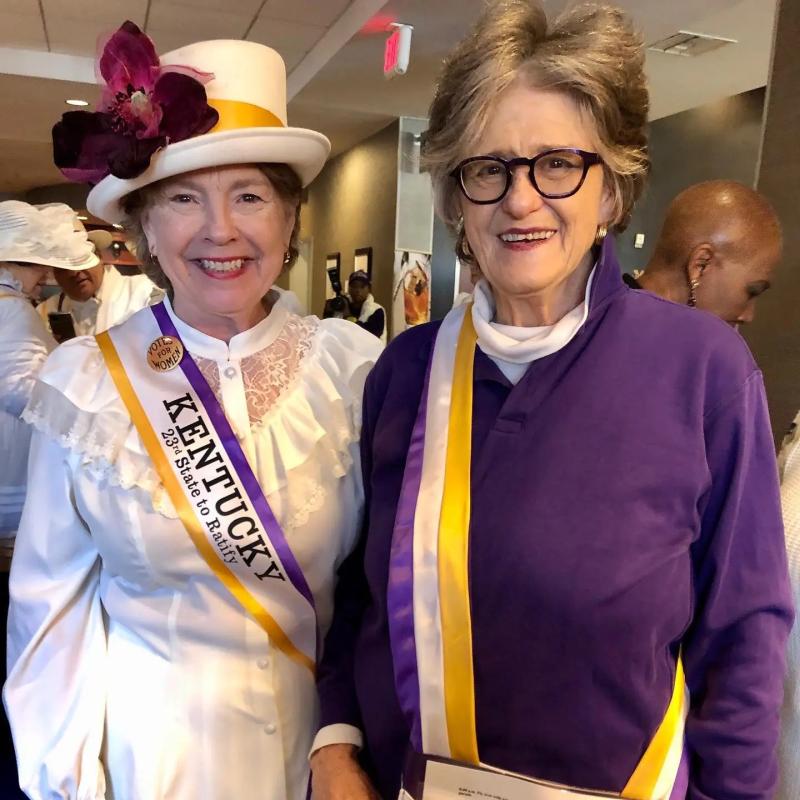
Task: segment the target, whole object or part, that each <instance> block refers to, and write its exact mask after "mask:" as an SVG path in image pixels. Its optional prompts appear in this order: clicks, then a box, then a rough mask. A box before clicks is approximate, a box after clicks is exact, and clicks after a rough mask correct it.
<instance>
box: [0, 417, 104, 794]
mask: <svg viewBox="0 0 800 800" xmlns="http://www.w3.org/2000/svg"><path fill="white" fill-rule="evenodd" d="M28 478H29V483H28V485H29V490H28V496H27V499H26V502H25V508H24V510H23V513H22V520H21V522H20V526H19V533H18V535H17V543H16V549H15V552H14V558H13V561H12V567H11V577H10V607H9V618H8V668H9V675H8V680H7V681H6V684H5V687H4V690H3V699H4V702H5V706H6V711H7V713H8V718H9V722H10V723H11V730H12V733H13V737H14V747H15V749H16V753H17V765H18V768H19V776H20V784H21V786H22V788H23V790H24V791H25V792H26V793H27V795H28V797H29V798H31V800H61V799H62V798H63V800H103V798H104V797H105V776H104V772H103V769H102V766H101V764H100V752H101V747H102V741H103V725H104V718H105V694H106V689H105V687H106V678H105V668H106V636H105V625H104V621H103V612H102V609H101V605H100V594H99V582H100V559H99V555H98V552H97V550H96V548H95V546H94V543H93V541H92V538H91V536H90V534H89V531H88V529H87V527H86V525H85V523H84V521H83V520H82V519H81V517H80V515H79V513H78V511H77V509H76V507H75V505H74V499H73V497H74V495H73V487H72V477H71V473H70V470H69V467H68V464H67V462H66V451H65V450H64V449H63V448H62V447H61V446H60V445H59V444H57V443H56V442H54V441H53V440H51V439H49V438H48V437H46V436H45V434H43V433H41V432H40V431H35V432H34V434H33V439H32V443H31V452H30V461H29V472H28Z"/></svg>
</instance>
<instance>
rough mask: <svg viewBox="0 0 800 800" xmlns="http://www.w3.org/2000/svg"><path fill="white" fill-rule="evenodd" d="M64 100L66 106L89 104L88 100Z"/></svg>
mask: <svg viewBox="0 0 800 800" xmlns="http://www.w3.org/2000/svg"><path fill="white" fill-rule="evenodd" d="M66 102H67V105H68V106H88V105H89V101H88V100H67V101H66Z"/></svg>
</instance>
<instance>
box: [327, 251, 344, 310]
mask: <svg viewBox="0 0 800 800" xmlns="http://www.w3.org/2000/svg"><path fill="white" fill-rule="evenodd" d="M341 264H342V257H341V254H339V253H328V255H326V256H325V271H326V272H327V273H328V287H327V288H328V291H327V292H326V296H327V299H328V300H330V298H331V297H335V296H336V295H338V294H341V292H342V266H341Z"/></svg>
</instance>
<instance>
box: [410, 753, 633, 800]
mask: <svg viewBox="0 0 800 800" xmlns="http://www.w3.org/2000/svg"><path fill="white" fill-rule="evenodd" d="M403 795H405V797H406V798H407V797H408V795H407V794H406V793H405V792H401V797H402V796H403ZM603 797H618V795H613V794H607V793H605V792H586V791H578V790H576V789H570V788H568V787H565V786H556V785H554V784H548V783H542V782H540V781H534V780H530V779H528V778H524V777H521V776H516V775H513V774H511V773H507V772H496V771H494V770H487V769H475V768H473V767H468V766H462V765H460V764H455V763H452V762H447V763H444V762H441V761H428V763H427V765H426V768H425V785H424V787H423V791H422V797H421V799H420V800H456V798H463V800H581V798H584V799H585V800H597V798H603ZM403 800H405V798H403Z"/></svg>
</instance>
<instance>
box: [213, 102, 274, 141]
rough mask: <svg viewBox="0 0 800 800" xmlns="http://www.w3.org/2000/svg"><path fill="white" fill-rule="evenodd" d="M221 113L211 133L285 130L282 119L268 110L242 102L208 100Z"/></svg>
mask: <svg viewBox="0 0 800 800" xmlns="http://www.w3.org/2000/svg"><path fill="white" fill-rule="evenodd" d="M208 104H209V105H210V106H211V107H212V108H214V109H216V110H217V112H218V113H219V121H218V122H217V124H216V125H215V126H214V127H213V128H212V129H211V130H210V131H209V133H219V132H220V131H234V130H238V129H240V128H285V127H286V126H285V125H284V124H283V122H282V121H281V119H280V118H279V117H277V116H276V115H275V114H273V113H272V112H271V111H267V109H266V108H262V107H261V106H257V105H254V104H253V103H245V102H244V101H242V100H211V99H210V100H208Z"/></svg>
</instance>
